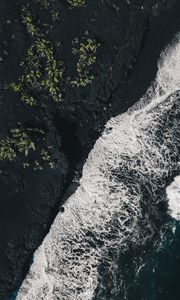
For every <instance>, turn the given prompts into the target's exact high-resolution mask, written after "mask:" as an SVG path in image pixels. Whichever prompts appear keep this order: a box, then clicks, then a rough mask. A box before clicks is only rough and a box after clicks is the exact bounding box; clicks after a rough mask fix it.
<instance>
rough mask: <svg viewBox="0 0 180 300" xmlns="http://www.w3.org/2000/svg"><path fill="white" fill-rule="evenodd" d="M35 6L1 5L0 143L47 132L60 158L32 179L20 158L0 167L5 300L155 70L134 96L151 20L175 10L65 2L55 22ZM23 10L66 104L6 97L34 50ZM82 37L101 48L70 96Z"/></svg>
mask: <svg viewBox="0 0 180 300" xmlns="http://www.w3.org/2000/svg"><path fill="white" fill-rule="evenodd" d="M49 2H50V1H49ZM51 2H52V3H53V1H51ZM40 3H41V1H37V0H34V1H23V0H17V1H14V0H11V1H10V0H1V2H0V18H1V23H0V78H1V83H0V89H1V90H0V107H1V109H0V128H1V132H0V137H1V139H4V138H5V137H6V136H7V135H8V134H9V130H10V129H11V128H15V127H16V126H17V123H18V122H20V123H22V124H28V126H36V127H38V128H45V131H46V141H48V142H50V144H51V145H53V147H54V151H55V156H56V157H58V160H57V163H56V169H55V170H54V169H50V168H49V167H48V165H47V164H45V166H43V170H42V171H40V170H38V171H34V169H33V168H32V167H30V168H28V169H23V168H22V162H21V156H20V157H17V159H16V160H15V161H14V162H7V161H5V162H1V163H0V190H1V200H0V299H2V300H7V299H9V297H10V295H11V293H12V292H13V291H14V290H15V289H16V288H17V287H18V286H19V284H20V283H21V281H22V279H23V278H24V276H25V274H26V272H27V270H28V267H29V264H30V262H31V259H32V254H33V252H34V251H35V249H36V248H37V247H38V246H39V244H40V243H41V241H42V239H43V238H44V236H45V235H46V234H47V232H48V230H49V228H50V225H51V223H52V222H53V219H54V217H55V215H56V214H57V212H58V209H59V206H60V205H62V203H63V201H65V199H66V198H67V197H68V196H69V195H70V194H71V193H72V192H73V191H74V190H75V189H76V187H77V184H76V182H74V183H73V184H71V182H72V180H73V177H74V176H76V175H77V174H78V176H80V174H81V170H82V166H83V162H84V160H85V159H86V157H87V155H88V152H89V151H90V149H91V148H92V146H93V144H94V142H95V140H96V139H97V138H98V136H99V134H100V133H101V131H102V129H103V126H104V124H105V122H106V121H107V120H108V119H109V118H110V117H111V116H113V115H117V114H119V113H121V112H123V111H125V110H126V109H127V108H128V107H130V106H131V105H132V104H133V103H134V102H135V101H136V100H137V99H138V97H139V96H140V94H141V93H142V92H144V90H143V89H144V88H145V87H146V84H149V81H150V80H151V79H152V78H153V74H154V73H153V71H154V66H153V68H152V70H151V72H149V74H150V77H148V78H147V80H146V82H143V84H142V86H143V88H142V89H140V92H139V89H138V91H136V90H135V88H134V86H136V85H137V84H139V81H138V80H140V78H141V79H142V77H143V76H144V75H142V74H141V75H139V74H140V72H139V71H138V68H137V67H138V65H136V64H137V60H138V59H139V56H140V54H141V53H142V52H143V50H142V49H143V46H144V43H145V40H146V36H147V33H148V31H149V22H150V24H151V22H152V21H150V19H151V18H152V16H157V17H155V18H157V19H158V18H159V17H158V15H159V14H160V12H161V11H163V10H164V9H167V10H168V9H169V11H171V6H172V4H173V3H172V1H165V0H164V1H162V0H152V1H151V0H144V1H143V0H142V1H139V0H133V1H126V0H121V1H120V0H91V1H87V6H86V7H85V8H79V9H69V6H68V5H67V2H66V1H65V0H61V1H57V2H56V1H54V3H55V4H54V5H55V8H56V10H57V11H59V12H60V18H59V20H56V21H53V22H52V18H51V13H50V7H48V9H46V8H42V7H40ZM42 3H43V1H42ZM24 5H26V6H28V7H29V9H30V10H31V11H32V13H33V16H34V18H35V20H36V23H37V24H39V26H40V27H41V29H42V31H43V30H44V28H45V27H46V26H44V24H45V23H48V24H49V26H50V28H51V29H50V30H49V32H47V33H46V35H47V38H48V40H50V42H51V44H52V46H53V47H54V51H55V54H56V55H57V56H58V57H61V59H62V60H63V61H64V64H65V68H66V74H65V76H66V80H65V82H64V98H63V100H62V102H60V103H58V104H54V103H52V102H51V101H49V99H48V96H46V95H45V96H42V95H41V94H40V95H39V97H40V101H41V100H42V101H45V102H43V103H44V105H40V104H39V103H38V105H37V106H35V107H31V108H30V107H29V106H27V105H26V104H24V103H23V102H22V100H21V99H20V98H21V97H20V95H18V94H15V93H13V92H12V91H6V90H4V89H3V87H4V85H5V84H8V83H10V82H12V81H16V80H18V78H19V77H20V76H21V75H22V69H21V66H20V63H21V62H22V60H23V59H24V58H25V56H26V53H27V50H28V48H29V47H30V45H31V39H30V37H29V34H28V33H27V31H26V28H25V26H24V24H22V19H21V9H22V6H24ZM164 14H165V15H166V14H169V12H168V11H167V12H164ZM153 20H154V19H153ZM153 22H154V21H153ZM43 26H44V27H43ZM85 35H87V36H88V37H89V36H90V38H95V39H96V40H97V41H98V43H99V44H100V45H101V46H100V47H99V48H98V51H97V61H96V64H95V65H94V66H93V70H92V72H93V75H94V77H95V78H94V81H93V82H92V83H91V84H89V85H87V86H86V87H77V88H73V87H72V86H71V85H70V84H69V83H68V77H69V76H70V77H73V76H75V75H76V74H75V73H76V71H75V69H76V61H75V58H74V56H73V55H72V41H73V40H74V39H75V38H76V37H80V38H81V37H84V36H85ZM59 42H61V47H60V48H59ZM146 47H147V46H146ZM160 50H161V49H158V51H160ZM158 51H157V54H156V55H154V61H155V57H156V59H157V56H158V55H159V54H158V53H159V52H158ZM140 63H141V61H140V62H139V64H140ZM147 72H148V71H147ZM151 76H152V78H151ZM130 91H132V92H130ZM132 93H133V95H132ZM46 98H47V99H46ZM44 99H45V100H44ZM48 101H49V102H48ZM29 124H30V125H29ZM61 211H62V212H63V208H61Z"/></svg>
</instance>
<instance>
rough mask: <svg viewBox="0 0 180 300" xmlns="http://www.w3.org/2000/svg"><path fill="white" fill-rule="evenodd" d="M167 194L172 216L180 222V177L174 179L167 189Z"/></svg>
mask: <svg viewBox="0 0 180 300" xmlns="http://www.w3.org/2000/svg"><path fill="white" fill-rule="evenodd" d="M166 193H167V196H168V199H169V202H168V206H169V211H170V214H171V216H172V217H173V218H175V219H176V220H178V221H180V176H177V177H175V178H174V181H173V182H172V183H171V184H170V185H169V186H168V187H167V189H166Z"/></svg>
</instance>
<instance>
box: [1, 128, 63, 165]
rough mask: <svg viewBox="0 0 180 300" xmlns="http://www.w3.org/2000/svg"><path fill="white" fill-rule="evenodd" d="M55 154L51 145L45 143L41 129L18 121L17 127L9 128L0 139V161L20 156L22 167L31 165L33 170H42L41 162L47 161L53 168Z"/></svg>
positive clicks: (55, 160)
mask: <svg viewBox="0 0 180 300" xmlns="http://www.w3.org/2000/svg"><path fill="white" fill-rule="evenodd" d="M20 154H21V156H19V155H20ZM56 156H57V154H56V153H55V150H54V148H53V146H52V145H47V144H46V137H45V132H44V131H43V130H41V129H38V128H24V127H23V126H22V125H21V124H20V123H19V127H17V128H13V129H11V130H10V133H9V136H8V137H6V138H5V139H3V140H1V141H0V161H7V160H8V161H10V162H11V161H14V160H15V159H16V158H17V157H18V158H19V157H21V160H20V161H21V163H22V166H23V168H27V167H29V166H32V167H33V168H34V170H42V169H43V167H42V166H43V164H44V163H47V164H48V165H49V167H50V168H51V169H55V168H56V165H57V163H58V158H57V157H56ZM36 157H38V158H36Z"/></svg>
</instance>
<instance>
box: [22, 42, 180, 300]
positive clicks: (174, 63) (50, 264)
mask: <svg viewBox="0 0 180 300" xmlns="http://www.w3.org/2000/svg"><path fill="white" fill-rule="evenodd" d="M179 40H180V39H179V37H177V38H176V41H174V42H173V45H172V46H171V47H168V48H167V49H166V50H165V51H164V53H162V55H161V58H160V62H159V69H158V73H157V78H156V80H155V82H154V83H153V85H152V87H150V89H149V90H148V91H147V93H146V95H145V96H144V97H143V98H142V99H141V100H140V101H139V103H138V104H136V105H135V106H134V107H133V108H131V109H130V110H129V111H127V112H126V113H124V114H122V115H119V116H117V117H115V118H112V119H110V121H109V122H108V123H107V125H106V128H105V130H104V133H103V134H102V136H101V137H100V138H99V139H98V140H97V142H96V144H95V146H94V148H93V149H92V151H91V152H90V154H89V157H88V159H87V162H86V163H85V165H84V168H83V175H82V178H81V180H80V186H79V188H78V189H77V190H76V192H75V193H74V194H73V195H72V196H71V197H70V198H69V199H68V200H67V202H66V203H65V205H64V207H65V211H64V212H63V213H59V214H58V215H57V217H56V219H55V221H54V223H53V225H52V227H51V230H50V232H49V234H48V235H47V236H46V238H45V239H44V241H43V243H42V245H41V246H40V247H39V248H38V250H37V251H36V252H35V255H34V262H33V264H32V266H31V269H30V271H29V273H28V275H27V277H26V279H25V280H24V282H23V284H22V286H21V288H20V291H19V293H18V296H17V300H32V299H33V300H41V299H43V300H58V299H60V300H90V299H93V297H94V294H95V291H97V288H98V287H99V286H101V288H102V289H103V288H104V289H105V287H104V286H103V280H102V275H101V272H100V268H101V265H102V264H103V265H104V272H107V276H108V274H110V277H111V278H113V279H112V281H114V283H115V284H114V285H117V280H116V276H115V274H116V271H117V270H116V269H117V263H116V262H117V260H118V258H119V256H120V255H121V253H122V252H124V251H126V250H127V249H128V246H129V244H130V243H131V245H132V244H134V245H135V244H138V243H141V244H142V243H143V242H145V240H146V237H147V236H148V235H151V234H153V227H151V223H150V219H148V218H149V217H148V216H147V214H146V216H145V215H144V212H143V205H147V206H149V205H150V206H151V204H149V203H148V204H147V203H146V202H145V200H143V199H144V190H145V194H146V195H147V194H148V195H149V196H150V197H152V199H154V200H153V201H154V203H156V201H157V202H158V197H159V196H158V191H159V189H161V188H162V187H163V184H164V182H165V181H163V180H165V178H167V177H168V176H170V175H171V173H172V172H173V170H177V169H178V168H179V165H178V161H179V149H178V143H179V137H180V120H179V117H178V114H179V113H180V103H179V102H180V100H179V99H180V93H179V91H178V90H180V42H179ZM143 201H144V202H143ZM142 203H143V205H142ZM145 219H147V221H146V222H144V220H145ZM148 220H149V221H148ZM143 222H144V223H143ZM141 224H143V226H141ZM142 233H143V234H142ZM98 299H101V298H100V296H99V297H98ZM108 299H109V298H108Z"/></svg>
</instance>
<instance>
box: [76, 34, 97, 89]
mask: <svg viewBox="0 0 180 300" xmlns="http://www.w3.org/2000/svg"><path fill="white" fill-rule="evenodd" d="M72 45H73V48H72V53H73V55H75V56H76V57H77V58H78V61H77V65H76V71H77V76H76V78H75V79H74V80H72V81H71V85H72V86H73V87H80V86H81V87H85V86H86V85H88V84H90V83H91V82H92V81H93V80H94V75H93V74H92V67H93V65H94V64H95V63H96V60H97V49H98V47H99V46H100V44H99V43H97V41H96V40H95V39H91V38H85V37H84V38H82V39H81V40H80V39H79V38H75V39H74V41H73V42H72Z"/></svg>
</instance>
